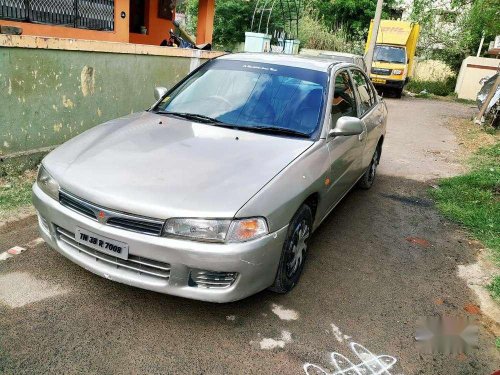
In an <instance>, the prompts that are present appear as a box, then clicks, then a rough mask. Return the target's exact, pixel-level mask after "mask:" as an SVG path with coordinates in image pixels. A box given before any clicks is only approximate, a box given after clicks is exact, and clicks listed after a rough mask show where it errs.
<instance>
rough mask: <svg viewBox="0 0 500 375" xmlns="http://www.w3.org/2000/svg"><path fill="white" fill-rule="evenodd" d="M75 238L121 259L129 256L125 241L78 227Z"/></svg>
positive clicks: (83, 243)
mask: <svg viewBox="0 0 500 375" xmlns="http://www.w3.org/2000/svg"><path fill="white" fill-rule="evenodd" d="M75 240H76V242H78V243H81V244H82V245H85V246H88V247H90V248H92V249H94V250H97V251H100V252H102V253H105V254H108V255H111V256H114V257H117V258H121V259H127V258H128V244H126V243H124V242H120V241H116V240H113V239H111V238H107V237H104V236H101V235H99V234H95V233H92V232H90V231H88V230H85V229H82V228H76V232H75Z"/></svg>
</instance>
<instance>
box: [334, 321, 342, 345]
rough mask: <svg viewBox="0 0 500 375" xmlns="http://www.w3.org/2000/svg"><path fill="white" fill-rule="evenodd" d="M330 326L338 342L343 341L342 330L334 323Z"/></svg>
mask: <svg viewBox="0 0 500 375" xmlns="http://www.w3.org/2000/svg"><path fill="white" fill-rule="evenodd" d="M331 326H332V331H333V335H334V336H335V338H336V339H337V341H338V342H343V341H344V335H343V334H342V332H341V331H340V328H339V327H337V326H336V325H335V324H333V323H332V324H331Z"/></svg>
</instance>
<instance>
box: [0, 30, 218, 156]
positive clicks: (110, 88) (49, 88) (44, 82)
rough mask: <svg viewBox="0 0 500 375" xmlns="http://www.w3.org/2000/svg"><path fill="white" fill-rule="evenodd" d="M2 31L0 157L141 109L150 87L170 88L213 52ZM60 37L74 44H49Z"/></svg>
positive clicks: (19, 153)
mask: <svg viewBox="0 0 500 375" xmlns="http://www.w3.org/2000/svg"><path fill="white" fill-rule="evenodd" d="M2 38H3V39H2ZM9 38H10V39H9V40H7V39H8V38H6V37H5V36H0V157H1V158H2V160H6V159H11V158H13V157H17V156H22V155H26V154H34V153H36V152H38V151H42V152H43V151H45V150H46V149H47V148H51V147H53V146H56V145H58V144H60V143H62V142H64V141H65V140H68V139H70V138H71V137H74V136H75V135H77V134H79V133H81V132H83V131H84V130H87V129H89V128H91V127H93V126H95V125H97V124H99V123H102V122H104V121H107V120H109V119H112V118H116V117H119V116H123V115H125V114H129V113H131V112H135V111H140V110H143V109H146V108H148V107H149V106H150V105H151V104H152V103H153V102H154V98H153V89H154V87H155V86H165V87H172V86H173V85H174V84H175V83H176V82H178V81H179V80H180V79H181V78H183V77H184V76H185V75H186V74H188V73H189V71H190V70H191V69H193V68H194V67H196V66H198V65H199V63H201V62H202V61H205V60H206V59H207V58H210V57H214V56H216V55H218V53H214V52H212V53H205V52H203V53H202V52H201V51H190V50H180V49H172V48H165V47H163V48H162V47H156V46H139V45H132V44H125V43H107V42H90V41H85V42H83V41H74V40H73V42H71V43H69V42H68V41H71V40H68V39H66V40H59V43H57V42H58V41H57V40H54V39H52V40H49V41H48V42H47V40H46V38H42V39H38V40H37V39H36V38H34V37H22V36H21V37H14V36H9ZM19 38H21V39H19ZM23 38H24V39H23ZM26 38H28V39H26ZM44 41H45V42H44ZM51 43H52V44H51ZM65 44H67V46H66V47H67V48H72V49H73V50H67V49H56V48H55V47H54V46H55V45H57V46H59V47H61V46H64V45H65ZM51 45H53V46H52V48H50V46H51ZM36 46H38V47H36ZM47 46H48V47H49V48H44V47H47ZM89 49H92V51H90V50H89ZM111 50H112V51H113V52H104V51H111ZM155 52H156V53H157V54H156V55H155V54H154V53H155ZM159 54H163V55H159Z"/></svg>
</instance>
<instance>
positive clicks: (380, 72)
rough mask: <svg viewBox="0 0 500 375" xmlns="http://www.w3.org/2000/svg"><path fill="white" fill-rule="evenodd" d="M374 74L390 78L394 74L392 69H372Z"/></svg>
mask: <svg viewBox="0 0 500 375" xmlns="http://www.w3.org/2000/svg"><path fill="white" fill-rule="evenodd" d="M372 73H373V74H378V75H381V76H390V75H391V73H392V70H391V69H384V68H372Z"/></svg>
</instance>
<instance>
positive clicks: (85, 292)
mask: <svg viewBox="0 0 500 375" xmlns="http://www.w3.org/2000/svg"><path fill="white" fill-rule="evenodd" d="M387 102H388V105H389V114H390V119H389V124H388V134H387V140H386V144H385V148H384V151H383V154H382V162H381V165H380V170H379V172H380V174H379V176H378V178H377V181H376V183H375V186H374V188H373V189H372V190H369V191H360V190H355V191H353V192H351V193H350V194H349V195H348V196H347V197H346V199H345V200H344V201H343V202H342V203H341V204H340V205H339V206H338V208H337V209H336V210H335V211H334V212H333V214H332V215H331V216H330V217H329V218H328V219H327V220H326V221H325V222H324V223H323V224H322V226H321V227H320V228H319V229H318V231H317V232H316V234H315V235H314V236H313V239H312V242H311V245H310V254H309V258H308V263H307V264H306V269H305V272H304V274H303V277H302V279H301V282H300V283H299V285H298V286H297V287H296V288H295V289H294V290H293V292H292V293H290V294H287V295H277V294H273V293H271V292H267V291H265V292H262V293H260V294H258V295H255V296H253V297H250V298H247V299H245V300H243V301H239V302H235V303H230V304H224V305H216V304H209V303H204V302H197V301H191V300H186V299H181V298H176V297H170V296H165V295H161V294H156V293H152V292H148V291H143V290H139V289H134V288H132V287H128V286H125V285H121V284H117V283H113V282H110V281H108V280H105V279H102V278H100V277H98V276H95V275H93V274H91V273H89V272H87V271H85V270H83V269H81V268H80V267H78V266H76V265H75V264H73V263H71V262H69V261H68V260H66V259H65V258H63V257H62V256H60V255H58V254H57V253H56V252H54V251H52V250H50V249H49V248H48V247H47V246H45V245H44V244H43V243H42V244H37V242H36V241H35V242H31V243H30V244H29V246H28V247H29V248H28V250H27V251H25V252H23V253H21V254H20V255H17V256H15V257H13V258H10V259H7V260H5V261H0V373H1V372H4V373H7V374H22V373H29V374H32V373H84V374H91V373H99V374H112V373H127V374H129V373H158V374H160V373H161V374H303V373H304V370H303V366H304V364H305V363H311V364H316V365H318V366H320V367H323V368H325V369H328V370H329V371H330V372H335V370H338V368H336V367H335V366H334V364H333V363H332V358H331V353H334V352H335V353H338V354H342V355H343V356H345V357H347V358H348V359H349V360H350V361H352V362H353V363H354V364H360V363H361V362H363V361H365V362H366V359H367V358H369V355H368V354H367V353H366V350H369V351H370V352H372V353H374V354H375V355H377V356H380V357H379V361H380V362H372V363H369V364H368V365H375V366H378V368H380V367H381V366H386V367H387V368H389V367H390V369H389V371H388V372H384V374H389V373H390V374H392V375H396V374H402V373H404V374H491V373H492V372H493V371H494V370H495V369H497V368H500V360H499V355H498V351H497V350H496V349H495V348H494V343H493V342H494V337H493V336H492V335H491V334H490V333H489V332H488V331H487V330H486V329H485V328H484V327H483V326H482V324H481V323H480V325H481V326H480V349H479V350H477V351H475V352H473V353H472V354H469V355H461V356H444V355H440V354H436V355H420V354H419V353H418V350H417V349H416V345H415V340H414V333H415V322H416V320H417V319H418V318H419V317H424V316H425V317H428V316H435V315H437V314H454V315H458V316H466V315H467V312H466V311H465V310H464V308H465V307H466V306H469V304H474V303H477V302H476V301H475V298H474V296H473V295H472V293H471V292H470V290H469V289H468V288H467V286H466V285H465V282H464V281H462V280H461V279H459V278H458V277H457V276H456V270H457V265H459V264H468V263H471V262H473V261H474V255H473V254H474V249H473V248H472V247H471V245H469V242H468V241H467V239H466V237H465V235H464V234H463V233H462V232H461V231H459V229H458V227H456V226H455V225H452V224H450V223H449V222H447V221H445V220H444V219H442V218H441V217H440V216H439V215H438V214H437V213H436V210H435V208H434V207H433V204H432V202H431V201H429V200H428V197H427V195H426V191H427V189H428V188H429V180H430V179H433V178H436V177H440V176H447V175H451V174H454V173H457V172H459V171H460V166H459V165H458V164H457V163H456V157H455V152H456V150H457V144H456V142H455V139H454V137H453V135H452V134H451V132H450V131H448V130H447V129H446V127H444V125H443V124H444V123H445V122H446V119H447V118H448V117H449V116H461V117H465V116H469V114H470V109H468V108H467V107H465V106H462V105H459V104H455V103H445V102H433V101H426V100H415V99H414V100H409V99H405V100H396V99H388V100H387ZM37 237H38V235H37V231H36V225H35V220H33V219H28V220H25V221H23V222H21V223H18V224H17V225H16V226H14V227H11V228H8V229H5V228H4V229H3V233H0V252H2V251H5V250H7V249H8V248H10V247H12V246H15V245H21V246H23V245H26V244H28V243H29V242H30V241H32V240H33V239H35V238H37ZM25 247H26V246H25ZM469 307H470V306H469ZM473 310H474V309H472V310H470V309H469V311H472V312H474V311H473ZM478 317H480V316H478ZM355 352H357V353H358V354H359V356H358V355H356V353H355ZM334 358H336V359H337V364H338V365H339V366H340V368H347V367H349V366H350V365H349V364H348V363H347V362H346V361H345V360H343V359H342V357H340V356H338V355H335V356H334ZM311 373H312V372H311ZM318 373H320V372H318ZM335 373H339V374H340V373H344V372H335ZM345 373H346V374H347V373H348V372H345ZM360 373H361V372H360ZM366 373H372V372H366ZM373 373H382V372H376V371H375V372H373Z"/></svg>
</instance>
